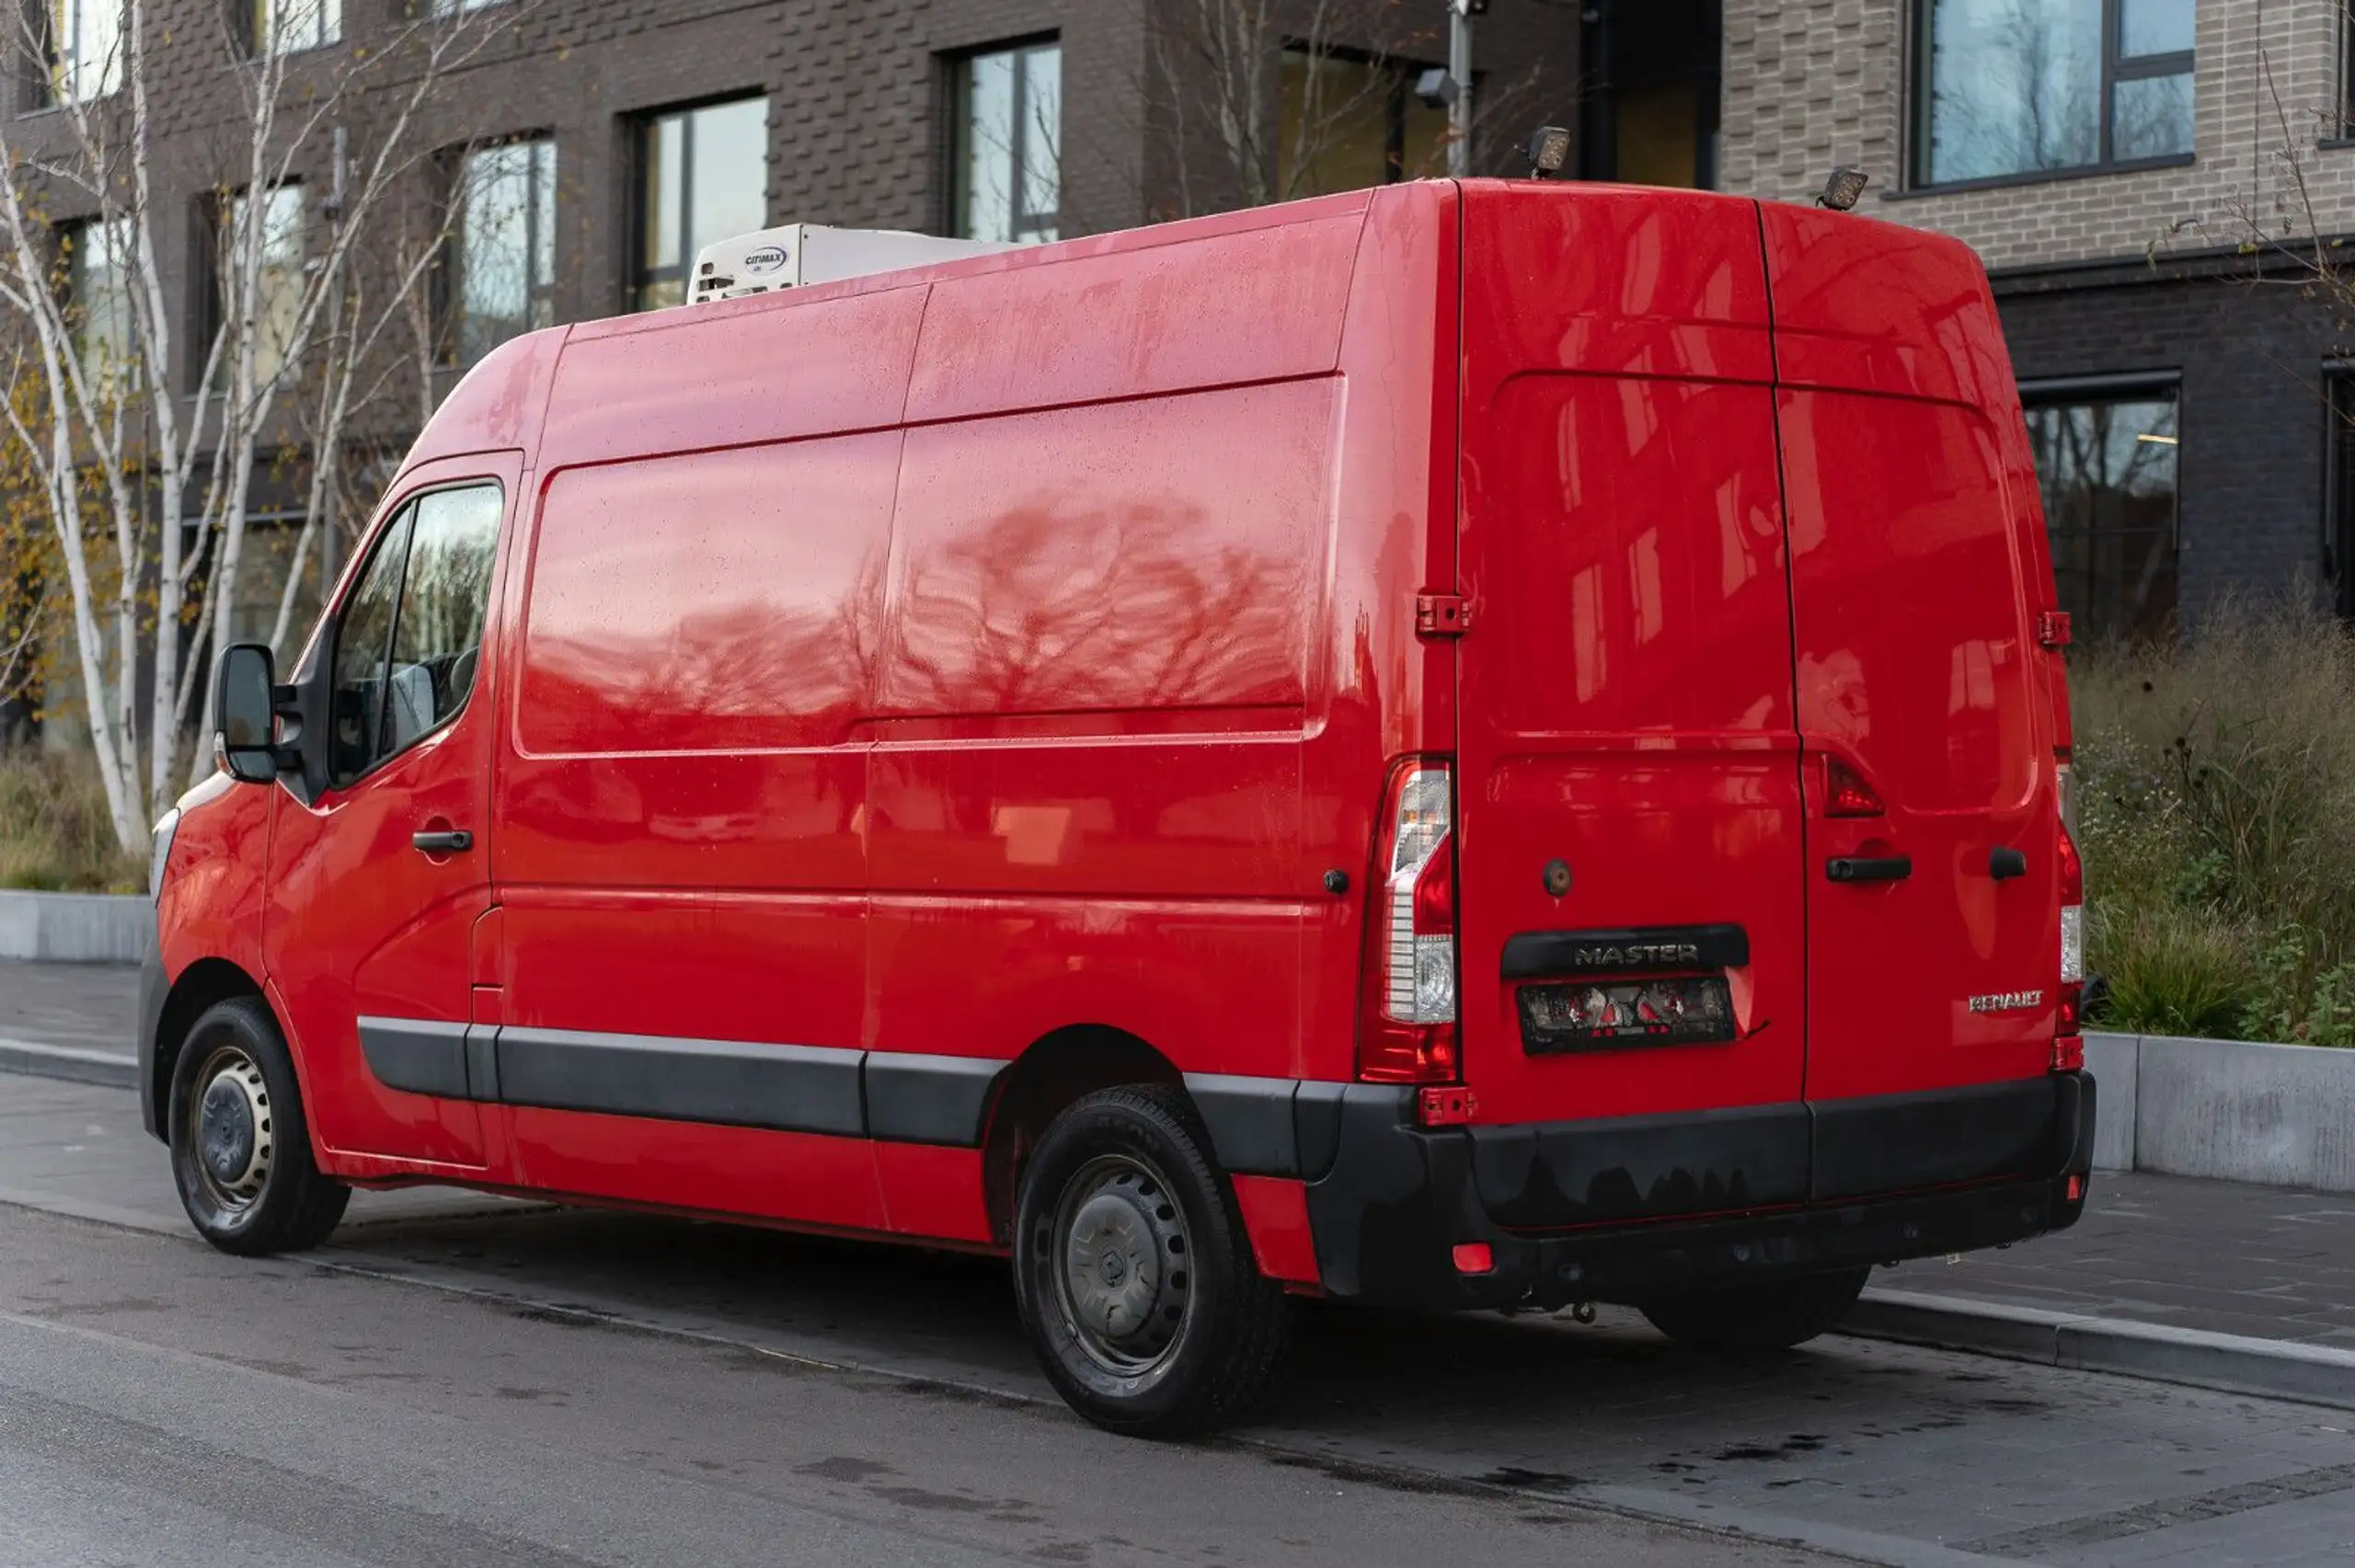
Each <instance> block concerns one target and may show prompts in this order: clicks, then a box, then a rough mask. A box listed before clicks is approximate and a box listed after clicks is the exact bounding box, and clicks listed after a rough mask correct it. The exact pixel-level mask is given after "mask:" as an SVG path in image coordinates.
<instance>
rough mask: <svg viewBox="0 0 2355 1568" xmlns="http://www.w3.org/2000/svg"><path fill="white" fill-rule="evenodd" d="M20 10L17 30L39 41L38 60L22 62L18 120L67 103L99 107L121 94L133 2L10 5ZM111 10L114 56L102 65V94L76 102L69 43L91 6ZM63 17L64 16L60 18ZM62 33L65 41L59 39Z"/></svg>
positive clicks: (16, 1) (36, 0) (64, 0)
mask: <svg viewBox="0 0 2355 1568" xmlns="http://www.w3.org/2000/svg"><path fill="white" fill-rule="evenodd" d="M8 3H9V4H11V5H13V6H14V7H15V10H16V25H17V27H18V28H20V29H28V30H29V31H30V32H31V33H32V35H33V36H34V37H35V38H36V39H37V40H39V41H40V56H41V57H40V59H39V60H32V59H26V58H22V57H19V59H18V62H17V64H18V74H17V90H18V92H19V94H20V95H21V96H20V97H19V98H18V100H17V118H18V119H20V120H21V119H24V118H25V117H27V116H29V115H36V114H48V113H52V112H53V111H55V110H57V109H63V108H64V107H65V106H66V105H67V104H69V103H75V102H83V103H99V102H103V101H104V100H105V99H107V98H109V97H113V96H114V95H115V94H117V93H119V92H121V90H122V71H123V60H122V54H121V51H122V49H123V48H124V47H125V46H126V45H127V44H128V41H129V38H130V30H131V29H130V27H129V22H128V17H129V0H8ZM101 5H112V6H114V7H115V8H116V19H115V35H116V36H115V52H114V53H113V54H112V55H111V56H109V59H108V60H107V61H105V62H103V63H102V64H101V70H102V73H103V74H102V76H101V79H100V82H99V86H98V91H97V92H96V93H93V94H91V95H89V96H88V97H86V98H76V97H75V94H74V93H73V91H72V90H71V86H72V80H73V71H74V69H75V67H74V64H73V63H72V61H71V59H70V54H71V48H70V44H71V40H72V39H73V38H74V36H75V33H76V32H78V31H79V30H80V29H79V27H78V26H77V24H78V22H79V21H80V19H81V16H82V14H83V13H84V12H86V11H87V10H88V9H89V8H90V7H91V6H101ZM61 10H62V11H63V13H64V15H63V16H60V15H59V12H60V11H61ZM61 29H62V30H63V34H64V39H63V40H61V39H60V37H59V33H60V31H61Z"/></svg>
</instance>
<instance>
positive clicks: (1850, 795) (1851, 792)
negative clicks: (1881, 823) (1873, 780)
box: [1823, 757, 1889, 817]
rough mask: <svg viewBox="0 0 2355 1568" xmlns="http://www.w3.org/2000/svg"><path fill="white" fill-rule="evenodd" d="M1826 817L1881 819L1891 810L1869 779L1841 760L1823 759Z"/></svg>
mask: <svg viewBox="0 0 2355 1568" xmlns="http://www.w3.org/2000/svg"><path fill="white" fill-rule="evenodd" d="M1823 782H1824V796H1823V814H1824V815H1825V816H1826V817H1881V816H1886V815H1887V814H1888V809H1889V808H1888V807H1885V806H1883V805H1882V804H1881V802H1880V795H1879V794H1878V792H1876V791H1875V790H1874V788H1873V786H1872V785H1870V784H1867V783H1866V782H1865V776H1864V775H1863V774H1862V773H1858V772H1856V770H1855V769H1854V768H1852V767H1850V766H1849V765H1848V764H1847V763H1845V762H1844V761H1841V760H1840V759H1839V758H1837V757H1826V758H1824V760H1823Z"/></svg>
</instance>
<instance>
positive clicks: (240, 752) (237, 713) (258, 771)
mask: <svg viewBox="0 0 2355 1568" xmlns="http://www.w3.org/2000/svg"><path fill="white" fill-rule="evenodd" d="M275 675H276V670H275V669H274V668H273V664H272V660H271V658H270V648H269V646H268V645H267V644H264V643H236V644H234V645H232V646H231V647H230V648H229V649H228V651H227V652H225V653H224V654H223V655H222V656H221V669H220V671H219V674H218V675H217V677H216V678H215V681H214V685H213V747H214V749H215V750H218V751H219V753H220V755H221V761H222V763H223V765H224V766H225V767H226V768H227V769H228V770H229V776H230V777H231V778H234V779H237V780H239V781H241V782H243V783H245V784H268V783H270V780H272V779H274V778H276V777H277V776H278V756H279V752H278V708H277V702H276V696H277V693H276V692H275V690H274V689H273V685H272V682H273V680H274V678H275Z"/></svg>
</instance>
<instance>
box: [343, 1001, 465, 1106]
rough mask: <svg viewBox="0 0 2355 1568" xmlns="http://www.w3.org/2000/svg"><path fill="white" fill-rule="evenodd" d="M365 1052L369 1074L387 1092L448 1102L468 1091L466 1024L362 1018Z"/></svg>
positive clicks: (362, 1043) (362, 1039)
mask: <svg viewBox="0 0 2355 1568" xmlns="http://www.w3.org/2000/svg"><path fill="white" fill-rule="evenodd" d="M360 1054H361V1055H362V1057H363V1058H365V1059H367V1062H368V1070H369V1071H370V1072H371V1073H373V1074H374V1075H375V1078H376V1081H377V1082H379V1083H382V1084H383V1085H384V1086H385V1088H387V1089H398V1090H401V1091H402V1092H404V1093H410V1094H437V1095H440V1096H441V1097H442V1098H443V1099H445V1100H464V1099H466V1098H469V1096H468V1094H467V1093H466V1025H465V1024H442V1023H435V1022H433V1021H431V1020H430V1019H423V1018H362V1020H360Z"/></svg>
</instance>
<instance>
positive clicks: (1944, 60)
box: [1913, 0, 2195, 185]
mask: <svg viewBox="0 0 2355 1568" xmlns="http://www.w3.org/2000/svg"><path fill="white" fill-rule="evenodd" d="M1921 4H1922V13H1921V15H1922V21H1921V25H1920V27H1919V28H1918V29H1917V36H1918V38H1919V40H1920V41H1919V45H1918V47H1919V50H1920V58H1919V59H1918V60H1917V61H1916V76H1915V79H1916V82H1917V84H1918V92H1919V97H1920V103H1919V113H1918V118H1917V122H1916V123H1917V131H1916V146H1915V156H1914V170H1913V174H1914V179H1915V182H1916V183H1917V184H1923V185H1948V184H1954V183H1957V182H1959V181H1965V180H1980V179H1998V178H2004V177H2017V176H2032V175H2037V174H2042V173H2049V172H2052V171H2057V170H2062V169H2074V168H2087V167H2095V166H2101V165H2104V164H2131V163H2135V162H2140V161H2143V160H2148V159H2154V158H2171V157H2179V156H2183V155H2188V154H2189V153H2190V152H2191V150H2192V129H2193V123H2192V110H2193V101H2192V64H2193V17H2194V8H2195V0H1921Z"/></svg>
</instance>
